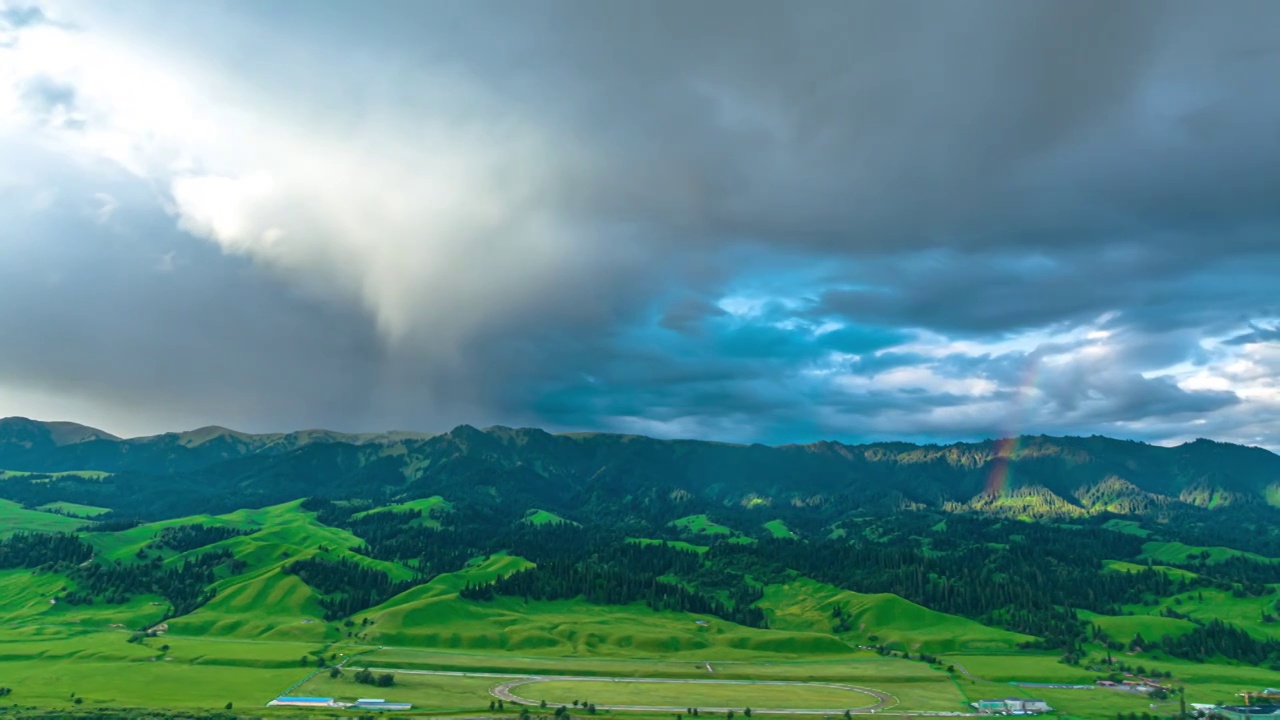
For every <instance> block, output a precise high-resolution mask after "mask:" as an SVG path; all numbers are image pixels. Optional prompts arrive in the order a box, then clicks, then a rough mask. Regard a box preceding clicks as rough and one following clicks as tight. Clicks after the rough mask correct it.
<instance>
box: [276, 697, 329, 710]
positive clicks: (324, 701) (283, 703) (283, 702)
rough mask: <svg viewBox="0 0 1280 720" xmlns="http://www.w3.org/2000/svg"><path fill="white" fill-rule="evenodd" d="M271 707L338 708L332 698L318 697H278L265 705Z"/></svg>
mask: <svg viewBox="0 0 1280 720" xmlns="http://www.w3.org/2000/svg"><path fill="white" fill-rule="evenodd" d="M267 705H269V706H272V707H325V708H330V707H338V703H336V702H334V700H333V698H320V697H283V696H281V697H278V698H276V699H275V700H272V701H271V702H269V703H267Z"/></svg>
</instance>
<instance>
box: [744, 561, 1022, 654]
mask: <svg viewBox="0 0 1280 720" xmlns="http://www.w3.org/2000/svg"><path fill="white" fill-rule="evenodd" d="M761 606H762V607H764V608H765V609H766V612H767V613H768V615H769V621H770V623H769V624H770V627H774V628H779V629H783V628H785V629H792V630H806V631H811V632H831V631H832V628H833V626H834V625H835V624H836V623H838V622H839V621H840V620H843V621H845V622H846V623H847V625H848V627H849V629H848V630H847V631H845V632H842V633H840V636H841V637H842V638H844V639H846V640H847V641H848V642H850V643H853V644H855V645H886V646H888V647H890V648H893V649H897V650H908V651H911V652H928V653H947V652H959V651H963V652H972V651H988V652H989V651H993V650H1001V651H1007V650H1013V649H1015V648H1017V646H1018V644H1019V643H1023V642H1027V641H1029V640H1032V639H1033V638H1031V637H1030V636H1027V635H1020V634H1017V633H1011V632H1008V631H1005V630H1000V629H997V628H991V627H986V626H984V625H982V624H980V623H976V622H974V621H972V620H967V619H965V618H962V617H956V616H954V615H947V614H945V613H940V612H936V611H933V610H930V609H928V608H925V607H921V606H919V605H917V604H915V603H913V602H910V601H907V600H904V599H902V598H900V597H898V596H897V595H890V594H885V593H882V594H877V595H864V594H861V593H856V592H850V591H847V590H841V589H839V588H835V587H832V586H830V585H825V584H823V583H819V582H815V581H813V580H808V579H798V580H795V581H792V582H788V583H784V584H778V585H770V586H768V587H766V588H765V597H764V600H762V601H761ZM837 609H838V612H839V613H840V614H839V616H836V615H834V612H836V611H837Z"/></svg>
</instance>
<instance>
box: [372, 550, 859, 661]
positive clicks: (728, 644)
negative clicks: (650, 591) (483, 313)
mask: <svg viewBox="0 0 1280 720" xmlns="http://www.w3.org/2000/svg"><path fill="white" fill-rule="evenodd" d="M528 565H529V563H528V562H527V561H525V560H523V559H521V558H518V557H511V556H508V555H495V556H493V557H490V558H488V559H487V560H484V561H482V562H477V563H475V564H474V565H473V566H471V567H469V568H467V569H466V570H463V571H461V572H457V573H449V574H446V575H441V576H439V577H437V578H435V579H434V580H432V581H431V582H430V583H428V584H426V585H424V586H421V587H418V588H415V589H413V590H410V591H409V592H406V593H403V594H401V595H399V596H397V597H395V598H392V599H391V600H389V601H388V602H386V603H384V604H383V605H381V606H378V607H376V608H372V609H370V610H369V611H367V612H364V613H360V616H359V617H360V618H361V619H364V618H368V619H369V620H370V621H372V624H371V625H369V626H368V627H367V628H365V627H363V626H362V625H361V626H358V627H357V631H358V632H359V633H360V634H361V639H363V640H364V641H366V642H370V643H378V644H383V645H400V646H411V647H421V648H434V649H452V650H467V651H511V652H523V653H528V652H535V653H536V652H548V653H553V654H565V653H569V654H584V655H616V656H629V655H634V656H655V655H668V654H680V653H691V654H694V655H697V656H698V657H703V658H716V657H735V656H743V657H745V656H751V655H757V654H760V653H782V654H787V655H795V656H801V655H813V654H818V655H831V654H843V653H849V652H852V651H853V649H852V648H851V647H850V646H849V645H848V644H847V643H844V642H841V641H840V640H838V639H836V638H834V637H831V636H830V635H824V634H821V633H810V632H795V631H789V630H782V631H776V630H756V629H753V628H747V627H742V626H740V625H735V624H733V623H730V622H727V621H724V620H721V619H720V618H716V617H711V616H703V615H693V614H687V613H675V612H655V611H653V610H650V609H649V608H647V607H645V606H643V605H640V604H633V605H623V606H617V605H612V606H604V605H593V604H591V603H587V602H584V601H580V600H562V601H554V602H524V601H523V600H521V599H519V598H510V597H505V598H499V599H497V600H494V601H488V602H473V601H469V600H463V599H461V598H459V597H458V595H457V592H458V590H460V589H461V588H462V587H463V586H464V585H465V584H466V583H468V582H470V583H473V584H475V583H481V582H486V581H488V580H491V579H493V578H495V577H497V576H499V575H503V574H506V573H510V572H513V571H515V570H519V569H522V568H524V567H527V566H528Z"/></svg>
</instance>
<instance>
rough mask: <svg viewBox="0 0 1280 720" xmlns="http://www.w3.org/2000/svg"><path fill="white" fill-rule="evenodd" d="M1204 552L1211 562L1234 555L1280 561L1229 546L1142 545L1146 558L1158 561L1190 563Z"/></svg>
mask: <svg viewBox="0 0 1280 720" xmlns="http://www.w3.org/2000/svg"><path fill="white" fill-rule="evenodd" d="M1202 553H1208V554H1209V559H1208V562H1209V563H1214V562H1219V561H1222V560H1226V559H1228V558H1232V557H1244V558H1249V559H1250V560H1256V561H1258V562H1280V559H1276V558H1269V557H1265V556H1263V555H1258V554H1257V553H1251V552H1245V551H1243V550H1235V549H1233V548H1228V547H1201V546H1199V545H1185V544H1183V543H1180V542H1149V543H1145V544H1143V546H1142V555H1141V556H1140V557H1142V558H1144V559H1150V560H1151V561H1153V562H1157V563H1179V564H1182V563H1188V562H1193V561H1194V560H1197V559H1199V558H1198V557H1195V556H1199V555H1200V554H1202Z"/></svg>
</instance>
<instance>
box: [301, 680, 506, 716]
mask: <svg viewBox="0 0 1280 720" xmlns="http://www.w3.org/2000/svg"><path fill="white" fill-rule="evenodd" d="M352 674H353V673H352V672H351V671H350V670H348V671H346V672H344V673H343V675H342V676H341V677H338V678H330V677H329V674H328V673H319V674H317V675H316V676H315V677H313V678H312V679H310V680H308V681H307V682H306V683H305V684H304V685H302V686H301V687H299V688H298V689H296V690H295V691H294V693H295V694H297V695H303V696H308V697H332V698H337V699H339V700H343V701H347V702H350V701H353V700H355V699H356V698H362V697H368V696H369V694H370V692H371V688H370V687H369V686H368V685H360V684H358V683H356V682H355V681H354V680H352V678H351V676H352ZM498 682H499V681H498V680H495V679H492V678H467V677H457V676H442V675H411V674H404V673H401V674H397V675H396V684H395V687H393V688H379V689H378V691H377V693H376V696H377V697H385V698H387V699H389V700H394V701H396V702H407V703H413V705H414V707H417V708H429V709H431V710H432V711H433V712H445V713H448V712H455V713H477V712H484V711H487V710H488V708H489V703H490V702H491V701H492V700H493V695H491V694H490V693H489V689H490V688H492V687H493V686H494V685H497V684H498Z"/></svg>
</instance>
